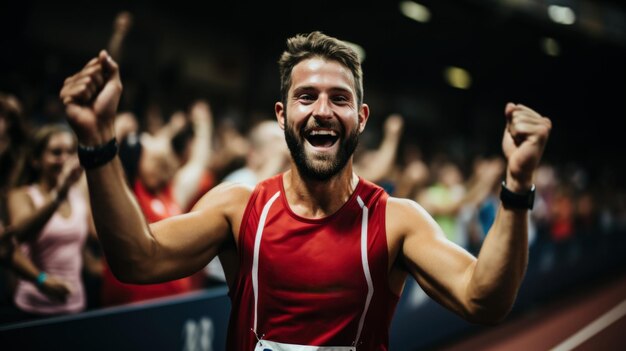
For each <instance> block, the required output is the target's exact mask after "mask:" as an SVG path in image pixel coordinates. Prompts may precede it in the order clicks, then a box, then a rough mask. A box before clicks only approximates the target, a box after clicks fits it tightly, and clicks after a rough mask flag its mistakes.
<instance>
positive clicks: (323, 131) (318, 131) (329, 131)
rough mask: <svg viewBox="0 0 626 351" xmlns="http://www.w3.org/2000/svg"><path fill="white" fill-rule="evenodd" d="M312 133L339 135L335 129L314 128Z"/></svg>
mask: <svg viewBox="0 0 626 351" xmlns="http://www.w3.org/2000/svg"><path fill="white" fill-rule="evenodd" d="M311 135H330V136H337V133H335V131H334V130H313V131H311Z"/></svg>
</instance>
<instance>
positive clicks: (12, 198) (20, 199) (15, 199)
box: [7, 185, 34, 206]
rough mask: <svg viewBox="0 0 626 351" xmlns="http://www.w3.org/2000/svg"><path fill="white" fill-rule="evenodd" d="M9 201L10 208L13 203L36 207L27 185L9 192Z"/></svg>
mask: <svg viewBox="0 0 626 351" xmlns="http://www.w3.org/2000/svg"><path fill="white" fill-rule="evenodd" d="M7 201H8V204H9V206H11V204H12V203H19V204H29V205H34V204H33V200H32V199H31V197H30V195H28V186H26V185H25V186H20V187H17V188H13V189H11V190H9V192H8V194H7Z"/></svg>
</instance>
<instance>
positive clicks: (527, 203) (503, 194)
mask: <svg viewBox="0 0 626 351" xmlns="http://www.w3.org/2000/svg"><path fill="white" fill-rule="evenodd" d="M500 201H502V206H504V208H506V209H511V208H515V209H527V210H532V209H533V205H534V203H535V185H534V184H533V186H532V188H530V191H528V192H526V193H524V194H520V193H514V192H512V191H511V190H509V189H508V188H507V187H506V183H505V182H504V181H502V190H500Z"/></svg>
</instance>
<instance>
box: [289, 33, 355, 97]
mask: <svg viewBox="0 0 626 351" xmlns="http://www.w3.org/2000/svg"><path fill="white" fill-rule="evenodd" d="M316 56H317V57H321V58H324V59H327V60H333V61H337V62H339V63H340V64H342V65H343V66H345V67H347V68H348V69H350V71H351V72H352V76H353V77H354V90H355V91H356V100H357V106H360V105H361V103H363V72H362V70H361V62H360V61H359V57H358V55H357V53H356V52H355V51H354V50H352V48H350V47H349V46H348V45H347V44H346V43H344V42H343V41H341V40H339V39H337V38H333V37H330V36H328V35H325V34H323V33H322V32H319V31H315V32H311V33H309V34H298V35H296V36H293V37H291V38H289V39H287V49H286V50H285V51H284V52H283V54H282V55H281V56H280V59H279V60H278V68H279V70H280V94H281V98H282V101H283V103H286V102H287V94H288V92H289V87H290V86H291V71H292V70H293V68H294V67H295V66H296V65H297V64H298V63H299V62H300V61H303V60H306V59H309V58H312V57H316Z"/></svg>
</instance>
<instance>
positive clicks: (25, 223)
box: [7, 158, 82, 242]
mask: <svg viewBox="0 0 626 351" xmlns="http://www.w3.org/2000/svg"><path fill="white" fill-rule="evenodd" d="M81 174H82V169H81V168H80V165H79V164H78V160H77V159H75V158H74V159H70V160H69V161H68V162H67V163H65V165H63V171H62V172H61V174H60V175H59V179H58V181H57V185H56V187H55V188H54V189H53V190H52V191H51V195H50V198H49V199H47V201H46V202H45V203H44V204H43V206H41V207H38V208H35V205H34V203H33V201H32V199H31V198H30V196H29V195H28V193H27V191H26V188H18V189H15V190H13V191H11V192H10V193H9V197H8V201H7V207H8V212H9V218H10V223H12V226H11V227H13V228H14V230H13V233H14V237H15V239H16V240H18V241H19V242H24V241H33V240H37V238H38V237H39V234H40V233H41V230H42V229H43V227H44V226H45V225H46V223H48V221H49V220H50V217H52V215H53V214H54V213H55V212H56V211H57V209H58V208H59V205H61V203H63V201H64V200H65V199H66V198H67V193H68V191H69V190H70V187H72V186H73V185H74V184H75V183H76V182H77V181H78V180H79V179H80V177H81Z"/></svg>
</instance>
